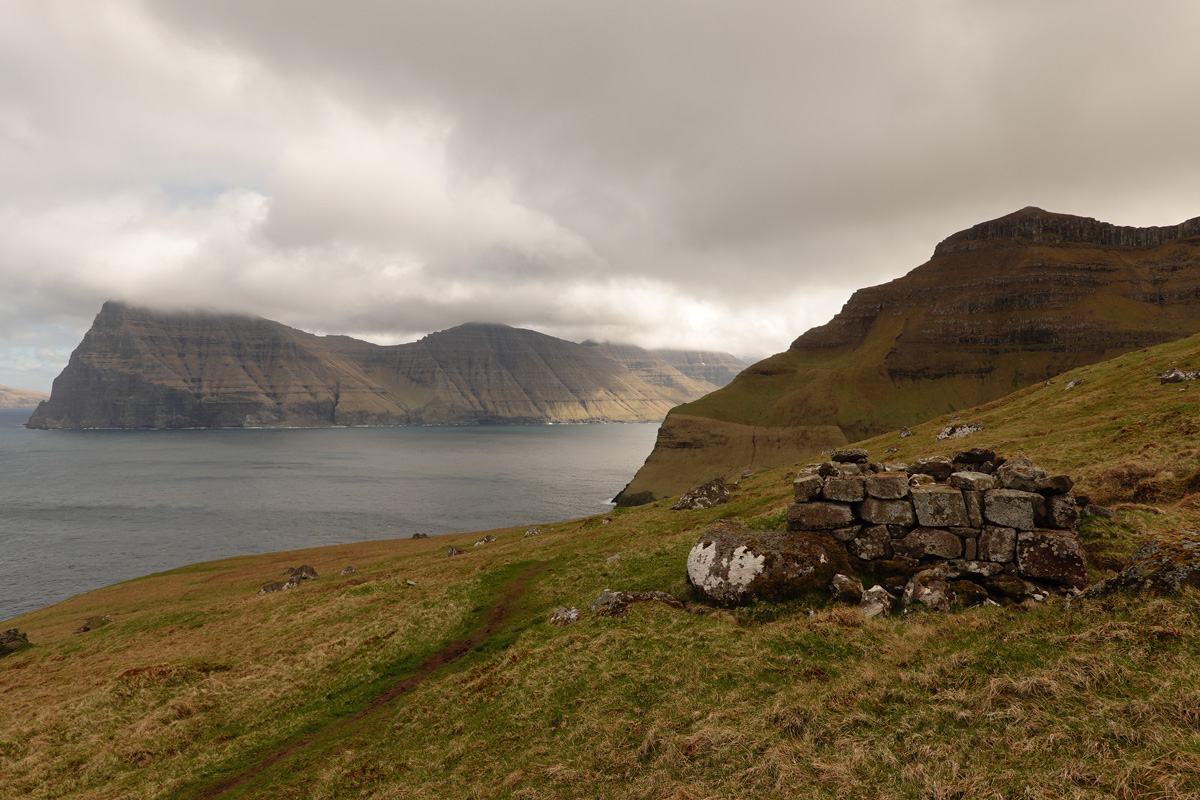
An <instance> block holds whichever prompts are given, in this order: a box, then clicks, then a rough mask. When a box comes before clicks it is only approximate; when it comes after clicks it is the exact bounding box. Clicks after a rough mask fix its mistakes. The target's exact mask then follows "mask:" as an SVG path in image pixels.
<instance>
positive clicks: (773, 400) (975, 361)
mask: <svg viewBox="0 0 1200 800" xmlns="http://www.w3.org/2000/svg"><path fill="white" fill-rule="evenodd" d="M1197 330H1200V218H1197V219H1192V220H1189V221H1187V222H1185V223H1183V224H1181V225H1176V226H1170V227H1161V228H1128V227H1118V226H1114V225H1109V224H1107V223H1103V222H1097V221H1096V220H1093V219H1086V218H1082V217H1074V216H1069V215H1065V214H1052V213H1048V212H1045V211H1042V210H1041V209H1036V208H1025V209H1022V210H1021V211H1018V212H1016V213H1014V214H1010V215H1008V216H1006V217H1001V218H1000V219H997V220H992V221H990V222H985V223H982V224H980V225H977V226H975V227H973V228H970V229H968V230H965V231H962V232H960V233H956V234H954V235H953V236H950V237H949V238H947V239H946V240H945V241H943V242H941V243H940V244H939V245H938V246H937V248H936V249H935V251H934V254H933V257H932V258H931V259H930V260H929V261H928V262H926V263H925V264H923V265H921V266H920V267H917V268H916V269H914V270H913V271H911V272H909V273H908V274H907V275H904V276H903V277H901V278H897V279H896V280H894V281H891V282H889V283H886V284H883V285H880V286H873V287H870V288H867V289H862V290H860V291H858V292H855V293H854V295H853V296H852V297H851V298H850V300H849V302H847V303H846V305H845V307H843V308H842V310H841V311H840V312H839V313H838V314H837V315H836V316H835V317H834V318H833V320H831V321H830V322H829V323H828V324H826V325H822V326H820V327H817V328H813V329H812V330H810V331H808V332H807V333H805V334H804V335H802V336H800V337H799V338H798V339H796V341H795V342H793V343H792V346H791V347H790V348H789V349H788V350H787V351H785V352H783V353H779V354H778V355H775V356H772V357H771V358H768V359H766V360H764V361H761V362H759V363H758V364H755V365H753V366H752V367H750V368H748V369H746V370H745V371H744V372H742V373H741V374H740V375H739V376H738V377H737V378H736V379H735V380H734V381H733V382H732V383H731V384H730V385H729V386H727V387H725V388H724V389H722V390H719V391H717V392H714V393H712V394H710V395H707V396H705V397H703V398H701V399H699V400H697V401H695V402H692V403H688V404H685V405H682V406H680V407H678V408H676V409H673V410H672V411H671V413H670V415H669V416H668V417H667V419H666V421H665V422H664V423H663V426H662V428H661V429H660V432H659V442H658V444H657V445H656V446H655V449H654V452H653V453H652V454H651V455H650V457H649V458H648V459H647V461H646V464H645V466H644V467H643V468H642V469H641V470H640V471H639V472H638V474H637V475H636V476H635V477H634V479H633V481H631V483H630V484H629V486H628V487H627V488H626V490H625V492H623V493H622V500H623V501H624V502H636V501H639V500H641V501H644V500H646V499H649V498H653V497H663V496H666V495H669V494H674V493H678V492H681V491H683V490H684V489H686V488H687V487H688V486H690V485H692V484H694V483H696V482H698V481H701V480H705V479H707V478H709V477H711V476H712V475H713V474H724V475H727V476H728V475H736V474H740V472H741V471H742V470H743V469H747V468H762V467H769V466H778V465H780V464H782V463H786V461H787V460H789V459H796V458H800V457H804V456H807V455H810V454H813V453H815V452H817V450H819V449H821V448H822V447H833V446H837V445H839V444H842V443H844V442H845V441H847V440H848V439H858V438H862V437H864V436H869V435H874V434H877V433H880V432H882V431H885V430H889V429H895V428H898V427H899V426H902V425H912V424H914V423H917V422H920V421H922V420H925V419H928V418H930V417H932V416H935V415H937V414H942V413H945V412H947V411H951V410H954V409H958V408H965V407H968V406H971V405H975V404H977V403H982V402H985V401H987V400H990V399H992V398H996V397H1000V396H1003V395H1004V394H1006V393H1008V392H1010V391H1012V390H1014V389H1016V388H1019V387H1021V386H1026V385H1029V384H1031V383H1034V382H1037V381H1041V380H1045V379H1046V378H1048V377H1050V376H1051V375H1055V374H1057V373H1059V372H1062V371H1064V370H1068V369H1071V368H1074V367H1077V366H1080V365H1083V364H1091V363H1096V362H1098V361H1101V360H1104V359H1106V358H1111V357H1112V356H1115V355H1117V354H1119V353H1124V352H1128V351H1130V350H1133V349H1137V348H1139V347H1147V346H1150V345H1155V344H1159V343H1161V342H1166V341H1170V340H1172V339H1177V338H1179V337H1182V336H1186V335H1189V334H1191V333H1194V332H1196V331H1197ZM718 430H719V433H717V434H716V435H713V433H712V432H713V431H718ZM805 430H807V431H809V432H810V435H809V436H808V437H807V439H805V438H803V437H801V436H799V435H798V433H797V432H798V431H805ZM771 431H775V433H774V434H771V433H770V432H771ZM764 436H766V437H768V438H774V439H780V440H784V441H797V442H803V443H804V444H802V445H798V446H796V447H793V448H788V447H776V448H768V450H766V451H765V452H761V451H760V450H759V449H758V448H757V447H756V446H755V442H756V441H757V440H761V439H762V438H763V437H764ZM810 442H811V443H813V445H812V446H810V445H809V443H810ZM817 445H820V446H817ZM699 450H708V451H710V452H708V453H706V456H705V459H704V461H705V463H704V466H703V468H702V469H701V468H695V467H693V466H692V465H693V464H694V463H696V459H695V453H696V452H697V451H699Z"/></svg>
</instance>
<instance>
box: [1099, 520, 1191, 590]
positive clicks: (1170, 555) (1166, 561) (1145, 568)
mask: <svg viewBox="0 0 1200 800" xmlns="http://www.w3.org/2000/svg"><path fill="white" fill-rule="evenodd" d="M1185 586H1192V587H1195V588H1197V589H1200V533H1197V532H1196V531H1190V530H1186V529H1183V528H1177V529H1175V530H1171V531H1167V532H1166V533H1160V534H1157V535H1156V536H1154V537H1153V538H1151V539H1149V540H1147V541H1146V542H1144V543H1142V545H1141V546H1140V547H1138V549H1137V550H1134V551H1133V555H1132V556H1130V558H1129V566H1127V567H1126V568H1125V569H1123V570H1122V571H1121V573H1120V574H1119V575H1117V576H1116V577H1113V578H1109V579H1107V580H1103V581H1100V582H1099V583H1097V584H1096V585H1094V586H1092V587H1090V588H1088V589H1087V591H1085V592H1084V594H1085V595H1102V594H1111V593H1112V592H1117V591H1122V592H1133V593H1135V594H1142V593H1146V594H1154V595H1164V594H1176V593H1177V592H1180V591H1182V590H1183V588H1184V587H1185Z"/></svg>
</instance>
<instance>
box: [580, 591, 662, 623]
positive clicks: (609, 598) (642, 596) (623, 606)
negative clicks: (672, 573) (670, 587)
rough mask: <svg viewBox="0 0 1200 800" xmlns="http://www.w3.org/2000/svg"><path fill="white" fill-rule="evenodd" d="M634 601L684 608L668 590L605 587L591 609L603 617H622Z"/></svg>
mask: <svg viewBox="0 0 1200 800" xmlns="http://www.w3.org/2000/svg"><path fill="white" fill-rule="evenodd" d="M634 603H662V604H664V605H668V606H670V607H671V608H677V609H681V610H682V609H683V607H684V606H683V603H681V602H679V600H677V599H676V598H675V597H673V596H672V595H669V594H667V593H666V592H658V591H652V592H614V591H613V590H612V589H605V590H604V591H603V592H601V593H600V595H599V597H597V598H596V599H595V600H593V601H592V605H591V608H590V610H591V611H593V612H595V613H597V614H599V615H600V616H602V617H621V616H624V615H625V612H626V611H627V610H628V609H629V606H630V605H632V604H634Z"/></svg>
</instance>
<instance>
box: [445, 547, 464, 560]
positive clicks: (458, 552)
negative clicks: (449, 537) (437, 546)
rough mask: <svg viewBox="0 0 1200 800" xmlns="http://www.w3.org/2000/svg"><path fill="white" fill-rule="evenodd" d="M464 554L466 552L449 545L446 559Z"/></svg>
mask: <svg viewBox="0 0 1200 800" xmlns="http://www.w3.org/2000/svg"><path fill="white" fill-rule="evenodd" d="M465 552H467V551H466V550H463V549H461V548H458V547H455V546H454V545H450V546H449V547H447V548H446V558H450V557H452V556H461V555H462V554H463V553H465Z"/></svg>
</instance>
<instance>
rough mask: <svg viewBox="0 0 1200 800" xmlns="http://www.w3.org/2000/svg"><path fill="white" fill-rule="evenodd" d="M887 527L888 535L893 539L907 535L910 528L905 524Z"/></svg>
mask: <svg viewBox="0 0 1200 800" xmlns="http://www.w3.org/2000/svg"><path fill="white" fill-rule="evenodd" d="M887 529H888V535H889V536H891V537H892V538H893V539H903V538H904V537H905V536H908V532H909V531H911V530H912V528H910V527H908V526H907V525H888V526H887Z"/></svg>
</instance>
